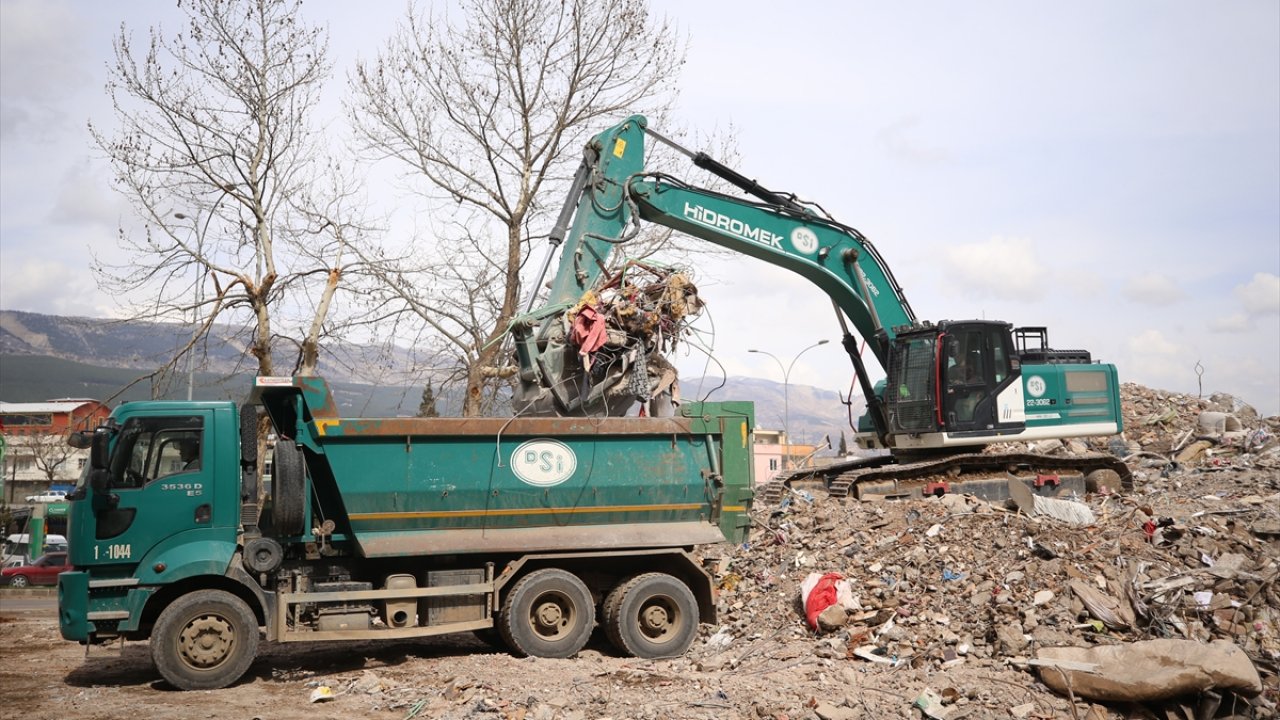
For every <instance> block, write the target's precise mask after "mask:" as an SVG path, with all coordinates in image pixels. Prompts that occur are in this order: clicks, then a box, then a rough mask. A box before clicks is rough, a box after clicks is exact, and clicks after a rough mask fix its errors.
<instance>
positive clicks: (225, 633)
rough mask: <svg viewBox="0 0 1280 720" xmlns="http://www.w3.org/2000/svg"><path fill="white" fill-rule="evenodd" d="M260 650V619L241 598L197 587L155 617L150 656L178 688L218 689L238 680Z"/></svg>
mask: <svg viewBox="0 0 1280 720" xmlns="http://www.w3.org/2000/svg"><path fill="white" fill-rule="evenodd" d="M257 654H258V620H257V618H255V617H254V615H253V611H252V610H250V609H249V606H248V605H247V604H245V602H244V601H243V600H241V599H240V598H238V597H236V596H235V595H232V594H231V593H229V592H225V591H222V590H197V591H196V592H193V593H190V594H188V595H183V596H182V597H180V598H178V599H177V600H175V601H173V603H171V604H170V605H169V607H167V608H165V609H164V611H163V612H161V613H160V617H159V618H157V619H156V624H155V628H154V630H153V631H152V634H151V659H152V661H153V662H155V665H156V669H157V670H159V671H160V675H162V676H163V677H164V679H165V680H168V681H169V683H170V684H171V685H173V686H174V687H176V688H178V689H180V690H216V689H218V688H224V687H226V686H228V685H230V684H231V683H233V682H235V681H236V680H239V679H240V677H241V676H242V675H244V673H245V671H246V670H248V669H249V666H250V665H252V664H253V659H254V657H256V656H257Z"/></svg>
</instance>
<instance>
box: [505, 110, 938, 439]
mask: <svg viewBox="0 0 1280 720" xmlns="http://www.w3.org/2000/svg"><path fill="white" fill-rule="evenodd" d="M647 137H655V138H658V139H659V140H661V141H662V142H666V143H668V144H671V145H672V146H673V147H676V148H677V149H678V150H680V151H681V152H684V153H686V154H688V155H689V157H690V158H691V159H692V160H693V162H694V164H695V165H698V166H699V167H702V168H704V169H706V170H708V171H710V172H712V173H714V174H716V175H717V176H719V177H721V178H723V179H724V180H726V181H728V182H730V183H732V184H734V185H736V186H738V187H739V188H741V189H742V190H744V191H745V192H747V193H750V194H752V195H754V196H755V197H757V198H758V200H757V201H752V200H749V199H744V198H738V197H731V196H729V195H725V194H723V193H719V192H715V191H712V190H708V189H704V188H697V187H692V186H689V185H687V184H685V183H683V182H681V181H679V180H677V179H675V178H672V177H670V176H667V175H663V174H661V173H653V172H646V171H645V169H644V168H645V141H646V139H647ZM570 219H572V226H571V227H570V226H569V221H570ZM640 221H644V222H649V223H654V224H657V225H662V226H665V227H669V228H672V229H675V230H678V231H680V232H683V233H686V234H688V235H691V236H693V237H697V238H700V239H703V240H707V241H709V242H712V243H716V244H718V245H721V246H723V247H725V248H728V249H730V250H733V251H735V252H740V253H742V254H745V255H749V256H752V257H756V258H758V259H760V260H763V261H765V262H768V263H772V264H774V265H777V266H779V267H783V268H786V269H788V270H790V271H792V272H795V273H797V274H799V275H800V276H802V277H804V278H806V279H807V280H809V281H810V282H812V283H813V284H814V285H816V286H817V287H819V288H820V289H821V290H823V292H825V293H826V294H827V295H828V296H829V297H831V299H832V301H833V303H834V305H835V307H836V308H837V310H838V311H839V312H842V313H843V314H844V315H845V316H847V317H848V318H849V320H850V321H851V322H852V324H853V326H854V328H855V329H856V331H857V333H858V334H859V335H860V336H861V337H862V338H863V339H864V340H866V342H867V345H868V346H869V347H870V348H871V351H872V353H873V354H874V355H875V356H876V358H877V360H878V361H879V362H880V364H881V366H882V367H887V362H888V354H889V346H890V343H891V342H892V340H893V337H894V335H895V333H896V332H897V330H898V329H899V328H904V327H908V326H911V325H913V324H914V323H915V315H914V313H913V312H912V310H911V306H910V304H909V303H908V302H907V300H906V298H905V297H904V296H903V293H902V289H901V287H900V286H899V285H898V283H897V281H896V280H895V279H894V278H893V275H892V273H891V272H890V271H889V269H888V267H887V266H886V265H885V264H884V262H883V261H882V259H881V257H880V255H879V253H878V252H877V251H876V249H875V247H874V246H872V245H871V243H870V242H869V241H868V240H867V239H866V238H865V237H864V236H863V235H862V234H861V233H859V232H858V231H857V230H855V229H853V228H851V227H848V226H846V225H843V224H841V223H839V222H836V221H835V220H833V219H830V218H828V217H825V216H824V215H821V214H819V213H818V212H817V211H816V210H815V209H814V208H812V207H808V206H805V205H802V204H800V203H798V202H796V201H795V200H794V199H792V198H790V197H788V196H785V195H780V194H777V193H774V192H772V191H769V190H767V189H766V188H764V187H762V186H761V185H759V184H758V183H756V182H755V181H753V180H749V179H747V178H746V177H744V176H742V175H740V174H738V173H737V172H735V171H733V170H732V169H730V168H727V167H725V166H724V165H722V164H720V163H718V162H716V161H715V160H713V159H711V158H709V157H708V156H706V155H705V154H702V153H697V154H693V153H689V152H688V151H686V150H684V149H683V148H680V147H679V146H677V145H675V144H674V143H671V142H670V141H669V140H666V139H665V138H663V137H662V136H661V135H658V134H657V133H655V132H652V131H650V130H648V128H647V126H646V121H645V118H643V117H641V116H634V117H631V118H629V119H627V120H626V121H625V122H623V123H621V124H619V125H617V126H615V127H612V128H610V129H608V130H606V131H605V132H603V133H600V134H599V135H597V136H596V137H595V138H593V139H592V141H591V142H590V143H589V144H588V145H587V148H586V150H585V152H584V157H583V161H582V164H581V166H580V167H579V169H578V172H577V174H576V176H575V182H574V186H573V189H572V190H571V192H570V195H569V197H568V199H567V200H566V203H565V205H564V208H563V209H562V211H561V213H560V217H559V220H558V221H557V223H556V227H555V229H553V231H552V233H551V241H552V244H553V247H554V246H555V245H558V244H559V243H560V242H561V238H563V239H564V248H563V251H562V252H561V253H560V260H559V265H558V268H557V271H556V274H555V277H554V279H553V281H552V283H551V289H550V292H549V294H548V296H547V300H546V303H545V304H544V305H543V307H541V308H540V309H538V310H531V311H530V312H528V313H526V314H525V315H524V316H522V317H521V318H519V319H518V320H517V321H516V323H515V325H514V327H513V331H514V334H515V336H516V340H517V346H516V347H517V359H518V362H519V365H520V374H519V377H520V380H521V390H520V391H519V392H518V393H517V405H518V407H519V408H521V409H527V408H529V407H530V406H531V402H532V399H534V398H541V399H542V400H543V402H542V403H541V405H542V408H541V410H535V412H549V413H556V414H560V413H566V414H592V413H593V408H594V409H595V410H600V409H601V408H600V407H599V406H600V401H601V400H602V398H603V392H604V391H603V390H601V391H599V392H597V393H595V397H594V398H591V397H586V396H582V395H583V393H582V391H583V390H585V388H584V387H583V385H582V383H581V382H579V381H581V380H582V378H581V377H580V376H579V377H576V378H575V377H574V375H575V373H574V372H573V367H572V365H573V362H572V358H569V357H567V356H566V355H565V350H566V344H565V343H564V342H563V337H562V334H563V333H562V332H561V331H563V323H562V317H563V315H564V313H565V312H566V311H568V310H569V309H571V308H572V307H574V306H575V305H576V304H577V303H578V302H579V301H580V300H581V298H583V296H584V295H586V294H587V293H588V292H589V291H590V290H592V289H593V288H594V287H596V285H597V283H598V282H599V281H600V278H601V274H602V273H603V272H604V271H605V268H607V267H608V262H609V257H610V255H611V254H612V252H613V251H614V249H615V248H616V247H617V246H618V245H620V244H622V243H625V242H626V241H627V240H628V239H630V238H631V237H633V236H634V235H635V234H636V233H637V232H638V231H639V222H640ZM566 230H567V234H566ZM549 261H550V256H549V257H548V262H549ZM545 269H546V266H545V265H544V272H545ZM842 325H843V320H842ZM846 335H848V332H847V330H846ZM845 344H846V347H850V348H851V346H852V345H854V344H856V341H853V339H852V338H851V337H847V339H846V343H845ZM851 354H853V353H851ZM855 363H860V360H858V359H856V358H855ZM859 370H860V372H859V375H860V377H862V378H863V384H864V391H865V392H866V393H867V395H868V397H870V396H871V393H870V389H871V388H870V385H869V382H867V381H866V380H865V377H864V376H865V371H862V370H861V368H859ZM592 384H593V385H595V383H592ZM588 395H589V393H588ZM575 397H576V398H579V399H577V400H575V399H574V398H575ZM550 399H555V400H556V407H552V405H551V404H550V403H548V402H546V401H547V400H550ZM615 410H616V408H615ZM605 411H606V412H608V410H605Z"/></svg>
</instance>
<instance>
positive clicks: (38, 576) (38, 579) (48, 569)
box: [0, 552, 71, 588]
mask: <svg viewBox="0 0 1280 720" xmlns="http://www.w3.org/2000/svg"><path fill="white" fill-rule="evenodd" d="M70 569H71V566H70V565H68V564H67V554H66V553H64V552H60V553H46V554H44V555H41V556H40V557H38V558H36V561H35V562H33V563H31V564H30V565H19V566H18V567H11V568H5V569H4V570H3V571H0V574H2V575H3V576H4V582H5V584H6V585H8V586H9V587H16V588H24V587H27V586H28V585H57V584H58V573H61V572H66V571H67V570H70Z"/></svg>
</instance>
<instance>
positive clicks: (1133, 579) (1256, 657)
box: [695, 385, 1280, 718]
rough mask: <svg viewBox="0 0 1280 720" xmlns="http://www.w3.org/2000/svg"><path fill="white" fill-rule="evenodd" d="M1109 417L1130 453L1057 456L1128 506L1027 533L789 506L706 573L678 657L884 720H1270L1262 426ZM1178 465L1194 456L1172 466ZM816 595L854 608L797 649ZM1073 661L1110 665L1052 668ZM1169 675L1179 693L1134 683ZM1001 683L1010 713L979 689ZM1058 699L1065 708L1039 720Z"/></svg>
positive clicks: (1133, 406)
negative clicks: (1114, 458)
mask: <svg viewBox="0 0 1280 720" xmlns="http://www.w3.org/2000/svg"><path fill="white" fill-rule="evenodd" d="M1123 400H1124V409H1125V422H1126V428H1127V432H1126V435H1127V437H1128V438H1131V439H1127V440H1124V441H1122V442H1123V447H1122V448H1108V447H1107V446H1106V442H1105V440H1104V441H1102V442H1094V443H1065V444H1062V445H1061V447H1059V448H1057V451H1058V452H1073V451H1081V452H1082V451H1096V450H1108V449H1111V450H1113V451H1114V450H1120V451H1121V452H1122V453H1123V456H1124V457H1126V459H1127V461H1128V462H1129V464H1130V465H1131V467H1133V468H1134V470H1135V476H1136V477H1137V479H1138V482H1137V486H1136V488H1135V491H1134V492H1133V493H1131V494H1128V495H1116V494H1098V495H1090V496H1089V497H1086V498H1067V499H1059V500H1054V501H1052V502H1055V503H1061V504H1062V505H1064V506H1067V507H1068V508H1071V507H1074V508H1076V509H1078V510H1080V511H1081V512H1079V513H1066V514H1060V513H1053V514H1038V515H1036V516H1031V515H1030V514H1029V513H1027V512H1025V510H1026V506H1023V509H1022V510H1019V509H1017V507H1018V506H1016V505H1015V504H1014V503H1013V502H1010V503H1009V504H1008V505H1007V506H1006V505H992V504H989V503H986V502H983V501H980V500H977V499H974V498H970V497H963V496H943V497H940V498H939V497H931V498H927V499H924V500H914V501H892V502H875V503H869V502H863V503H858V502H855V501H851V500H850V501H845V500H842V499H836V498H831V497H827V496H825V495H824V494H817V495H814V494H809V493H805V492H801V491H799V490H794V489H793V490H790V491H789V492H788V493H787V495H786V496H785V497H784V498H783V499H782V501H781V502H779V503H775V504H771V505H770V506H768V507H757V508H756V509H755V525H756V529H755V530H754V531H753V533H752V535H751V538H750V542H749V543H747V544H744V545H742V546H740V547H737V548H735V549H734V551H733V552H732V553H722V554H720V555H718V556H714V557H711V558H709V559H708V564H709V566H710V567H711V568H712V569H713V570H714V571H715V576H716V578H717V580H718V582H719V586H720V589H721V594H720V604H721V607H720V610H721V619H722V625H721V626H720V627H719V628H717V629H716V631H715V632H714V633H712V634H711V635H710V637H709V638H708V641H707V643H706V644H705V646H703V647H701V648H700V649H695V650H696V652H697V653H699V654H698V655H697V664H698V667H699V668H700V669H702V670H703V671H706V672H743V671H746V672H752V671H758V670H759V669H761V668H768V667H776V666H779V665H785V664H786V663H788V662H797V661H799V660H802V659H804V658H810V659H813V658H816V659H821V660H822V661H824V662H828V663H832V664H833V667H837V668H844V669H846V670H850V669H851V670H853V671H854V675H853V676H852V677H853V678H854V680H853V682H854V683H855V684H856V685H858V686H863V687H880V688H884V689H896V690H897V691H898V692H899V693H900V694H905V695H906V696H909V698H910V699H911V701H912V702H914V707H913V709H912V712H911V713H907V714H902V713H901V707H902V705H901V704H900V703H897V704H891V705H885V706H882V707H879V708H877V710H876V712H877V713H884V714H883V715H879V716H884V717H932V718H944V717H960V716H966V715H967V716H970V717H995V716H1000V717H1009V716H1015V717H1017V716H1020V715H1019V713H1026V714H1028V716H1045V717H1054V716H1058V717H1063V716H1067V715H1066V713H1067V712H1070V713H1072V714H1074V715H1075V716H1077V717H1084V716H1085V715H1084V713H1085V712H1089V713H1092V714H1091V715H1090V717H1096V718H1102V717H1160V718H1164V717H1166V716H1167V717H1187V718H1213V717H1251V718H1260V717H1276V716H1277V703H1278V702H1280V681H1278V679H1277V675H1278V674H1280V443H1278V442H1277V440H1276V436H1277V430H1280V427H1277V425H1278V424H1280V418H1275V417H1273V418H1259V417H1258V416H1257V413H1256V412H1253V411H1252V409H1251V408H1248V406H1242V404H1241V403H1238V401H1235V400H1234V399H1233V398H1231V397H1230V396H1213V397H1212V398H1210V399H1209V400H1208V401H1202V400H1199V399H1196V398H1192V397H1189V396H1185V395H1178V394H1174V393H1164V392H1159V391H1152V390H1148V389H1146V388H1142V387H1140V386H1136V385H1126V386H1125V388H1124V393H1123ZM1214 413H1216V415H1213V414H1214ZM1207 415H1208V416H1210V421H1211V422H1205V417H1206V416H1207ZM1221 415H1225V416H1227V417H1230V418H1234V419H1235V420H1236V421H1237V422H1232V423H1230V424H1228V423H1224V422H1222V418H1221V417H1220V416H1221ZM1196 443H1205V444H1204V446H1203V447H1202V448H1201V451H1200V452H1198V453H1196V454H1194V455H1190V456H1188V455H1187V454H1186V453H1185V452H1184V451H1185V450H1186V449H1187V448H1188V447H1192V446H1193V445H1194V444H1196ZM1135 444H1136V445H1137V447H1136V448H1134V447H1133V446H1134V445H1135ZM1117 454H1119V453H1117ZM1036 500H1037V501H1039V500H1041V498H1036ZM1080 518H1083V520H1079V519H1080ZM823 576H826V577H830V578H840V579H841V580H843V581H846V582H847V583H848V586H849V591H850V592H849V595H850V596H851V597H849V598H846V599H843V600H841V601H835V602H834V603H833V604H831V605H830V607H828V608H827V609H826V610H825V611H823V612H822V613H821V614H820V615H819V616H818V617H817V622H816V623H815V624H816V626H817V627H816V629H810V625H809V624H808V623H807V622H806V619H805V610H806V607H805V605H804V604H803V601H802V590H801V588H802V584H804V582H805V580H806V578H808V579H809V582H810V583H811V584H812V583H813V582H814V581H815V579H817V578H821V577H823ZM808 609H809V610H810V611H812V610H813V609H814V608H813V607H812V606H810V607H809V608H808ZM1157 640H1158V641H1160V642H1153V641H1157ZM1211 643H1212V644H1211ZM1209 648H1222V649H1226V650H1230V651H1231V652H1233V653H1235V655H1234V656H1232V658H1233V662H1234V665H1235V666H1236V667H1241V668H1245V670H1243V671H1242V675H1241V674H1238V675H1235V676H1232V677H1228V678H1217V679H1213V680H1206V678H1211V677H1215V676H1214V673H1215V672H1218V671H1219V670H1220V669H1221V667H1224V666H1227V665H1231V664H1232V663H1228V662H1227V661H1226V660H1224V659H1223V657H1225V656H1224V655H1223V654H1222V653H1221V652H1219V653H1218V654H1216V655H1215V654H1214V652H1211V651H1210V650H1209ZM1086 652H1095V653H1097V652H1104V653H1109V654H1110V655H1109V656H1116V657H1121V658H1123V659H1121V660H1116V659H1115V657H1112V658H1111V659H1110V660H1109V662H1110V663H1111V665H1110V666H1105V667H1104V665H1102V664H1100V663H1090V662H1081V661H1078V660H1067V659H1064V658H1068V657H1075V656H1074V655H1072V653H1075V654H1077V655H1078V654H1080V653H1086ZM1169 657H1180V658H1183V660H1182V661H1180V662H1174V661H1171V660H1169ZM1197 662H1203V663H1206V664H1207V665H1206V666H1205V667H1197V666H1196V663H1197ZM1168 666H1177V667H1178V668H1180V669H1182V670H1183V671H1184V673H1183V675H1184V676H1185V677H1183V676H1173V675H1171V676H1170V677H1169V678H1163V676H1157V675H1156V674H1153V673H1151V672H1150V671H1149V669H1150V668H1151V667H1168ZM1115 667H1119V668H1135V669H1134V670H1133V673H1134V674H1135V675H1136V674H1139V671H1138V670H1137V668H1146V669H1147V670H1144V671H1143V672H1142V673H1141V674H1142V675H1143V678H1145V680H1144V679H1143V678H1138V677H1134V678H1132V679H1131V680H1132V682H1129V683H1128V684H1127V685H1126V684H1125V678H1124V677H1123V675H1124V673H1123V672H1118V671H1116V670H1115V669H1114V668H1115ZM1082 668H1083V669H1084V670H1086V671H1088V672H1087V673H1086V674H1084V675H1081V674H1080V672H1079V671H1081V669H1082ZM1011 670H1019V671H1020V672H1018V673H1015V674H1014V675H1013V676H1012V677H1015V678H1023V680H1022V681H1020V682H1016V684H1017V685H1019V686H1020V689H1021V691H1022V694H1019V693H1018V692H1013V693H1012V694H1010V690H1011V689H1012V688H1011V687H1010V686H1009V685H1008V683H1009V681H1008V680H1004V681H996V682H990V680H991V679H993V678H995V677H997V676H999V677H1009V676H1008V675H1003V676H1001V675H999V673H1001V672H1007V671H1011ZM1069 673H1073V674H1070V675H1069ZM1102 674H1106V675H1107V677H1108V680H1117V678H1116V677H1113V676H1117V675H1119V676H1121V677H1119V679H1118V680H1117V681H1118V682H1120V683H1121V685H1122V686H1123V688H1122V691H1120V692H1119V694H1116V691H1114V689H1112V688H1109V689H1107V690H1105V691H1101V690H1099V691H1096V692H1097V693H1098V694H1096V695H1093V696H1091V695H1090V694H1089V693H1090V692H1094V690H1093V687H1092V686H1093V685H1096V684H1097V683H1093V684H1091V682H1090V681H1091V680H1094V679H1096V678H1098V677H1101V675H1102ZM1050 676H1051V677H1050ZM984 677H985V678H986V680H983V678H984ZM1153 677H1158V678H1163V679H1156V680H1153V679H1152V678H1153ZM1186 677H1190V678H1193V679H1194V680H1195V681H1196V682H1207V683H1208V685H1203V686H1201V685H1186V684H1185V682H1184V681H1185V680H1186ZM1063 679H1066V680H1067V681H1068V683H1067V684H1066V685H1063ZM1143 682H1145V683H1146V686H1145V687H1140V686H1142V685H1143ZM1024 683H1025V684H1024ZM1162 683H1163V684H1162ZM1179 683H1182V684H1179ZM1153 684H1154V685H1155V687H1152V685H1153ZM1073 687H1074V689H1073ZM1050 688H1056V689H1057V690H1058V691H1059V693H1060V694H1058V695H1055V694H1054V693H1053V691H1052V690H1051V689H1050ZM1064 688H1065V689H1066V692H1065V693H1063V692H1062V691H1063V689H1064ZM842 691H843V692H845V693H848V694H851V695H852V694H855V693H857V692H858V689H857V688H855V687H848V688H844V689H843V690H842ZM1126 692H1128V693H1129V694H1128V695H1126V694H1125V693H1126ZM1027 693H1030V694H1031V697H1032V699H1033V703H1035V704H1034V705H1033V707H1031V708H1028V707H1026V704H1025V701H1026V699H1027ZM1062 695H1067V696H1068V698H1067V700H1066V702H1069V703H1071V705H1070V706H1069V707H1068V706H1062V705H1054V704H1053V703H1054V702H1055V701H1058V702H1060V701H1062ZM874 696H875V693H873V694H872V698H870V699H871V700H874V699H875V697H874ZM880 700H882V701H883V700H885V697H884V696H880ZM867 701H868V698H867V697H866V696H863V697H862V698H861V699H860V700H859V702H861V703H865V702H867ZM1086 701H1088V702H1094V704H1092V705H1087V704H1086ZM834 707H835V709H836V710H844V711H850V710H852V709H853V707H852V706H850V705H849V704H848V703H845V704H844V705H841V704H840V703H836V704H835V705H834ZM1048 708H1055V709H1053V710H1049V709H1048ZM866 710H867V708H865V707H860V711H863V712H865V711H866ZM1144 713H1145V714H1144ZM1179 713H1181V714H1179ZM829 714H830V713H829ZM818 716H819V717H822V716H823V715H822V713H818ZM832 716H833V717H835V716H839V715H838V714H834V715H832ZM860 716H863V715H857V714H850V715H848V717H860ZM765 717H768V715H765Z"/></svg>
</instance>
